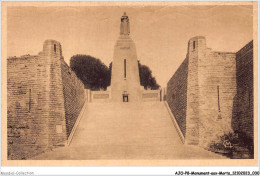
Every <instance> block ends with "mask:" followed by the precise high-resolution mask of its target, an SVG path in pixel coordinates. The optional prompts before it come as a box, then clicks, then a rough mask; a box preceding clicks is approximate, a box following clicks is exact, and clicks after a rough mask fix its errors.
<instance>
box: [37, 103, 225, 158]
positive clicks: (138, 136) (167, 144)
mask: <svg viewBox="0 0 260 176" xmlns="http://www.w3.org/2000/svg"><path fill="white" fill-rule="evenodd" d="M191 158H196V159H199V158H223V157H222V156H220V155H216V154H214V153H211V152H208V151H206V150H204V149H201V148H199V147H196V146H186V145H184V144H183V143H182V142H181V140H180V137H179V135H178V133H177V131H176V129H175V127H174V124H173V122H172V119H171V117H170V115H169V112H168V110H167V108H166V106H165V104H164V103H163V102H140V103H130V102H129V103H89V104H88V105H87V107H86V110H85V112H84V114H83V116H82V118H81V120H80V122H79V124H78V126H77V129H76V131H75V133H74V136H73V138H72V140H71V143H70V144H69V145H68V146H66V147H63V148H57V149H54V150H53V151H51V152H47V153H44V154H42V155H40V156H38V157H36V158H35V159H75V160H89V159H95V160H97V159H104V160H107V159H110V160H111V159H113V160H117V159H140V160H141V159H156V160H159V159H191Z"/></svg>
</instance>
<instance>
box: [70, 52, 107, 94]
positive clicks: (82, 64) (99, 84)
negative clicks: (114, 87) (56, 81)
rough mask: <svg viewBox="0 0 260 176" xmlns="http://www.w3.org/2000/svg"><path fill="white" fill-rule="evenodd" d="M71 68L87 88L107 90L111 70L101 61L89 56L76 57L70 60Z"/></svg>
mask: <svg viewBox="0 0 260 176" xmlns="http://www.w3.org/2000/svg"><path fill="white" fill-rule="evenodd" d="M70 67H71V69H72V70H73V71H74V72H75V73H76V75H77V76H78V78H79V79H80V80H81V81H82V82H83V83H84V85H85V88H87V89H91V90H100V89H106V88H107V85H108V83H109V79H110V78H109V77H110V76H109V69H108V67H107V66H106V65H105V64H104V63H102V62H101V61H100V60H99V59H97V58H94V57H92V56H88V55H74V56H72V57H71V59H70Z"/></svg>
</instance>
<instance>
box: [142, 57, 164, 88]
mask: <svg viewBox="0 0 260 176" xmlns="http://www.w3.org/2000/svg"><path fill="white" fill-rule="evenodd" d="M138 67H139V76H140V84H141V85H142V86H144V88H145V89H152V90H156V89H159V87H160V85H159V84H157V82H156V79H155V77H153V75H152V71H151V69H150V68H149V67H148V66H146V65H142V64H141V63H140V62H138Z"/></svg>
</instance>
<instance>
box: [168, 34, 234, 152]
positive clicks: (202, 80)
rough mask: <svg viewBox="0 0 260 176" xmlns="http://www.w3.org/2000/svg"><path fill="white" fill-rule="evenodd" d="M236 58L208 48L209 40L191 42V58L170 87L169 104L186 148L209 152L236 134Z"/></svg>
mask: <svg viewBox="0 0 260 176" xmlns="http://www.w3.org/2000/svg"><path fill="white" fill-rule="evenodd" d="M235 57H236V55H235V53H228V52H226V53H224V52H215V51H212V50H211V49H210V48H207V45H206V39H205V37H202V36H198V37H194V38H192V39H190V41H189V43H188V52H187V57H186V59H185V60H184V62H183V63H182V64H181V66H180V67H179V69H178V70H177V71H176V72H175V74H174V75H173V77H172V78H171V80H170V81H169V82H168V85H167V102H168V104H169V107H170V109H171V111H172V113H173V115H174V116H175V118H176V121H177V122H178V125H179V127H180V129H181V131H182V132H183V135H184V136H185V143H186V144H193V145H200V146H203V147H204V148H207V147H208V146H209V145H210V144H211V142H213V141H214V140H217V139H218V137H219V136H221V135H223V134H224V133H228V132H230V131H232V128H231V118H232V107H233V98H234V96H235V94H236V63H235V61H236V60H235Z"/></svg>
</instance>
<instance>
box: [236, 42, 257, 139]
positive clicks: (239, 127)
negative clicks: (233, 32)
mask: <svg viewBox="0 0 260 176" xmlns="http://www.w3.org/2000/svg"><path fill="white" fill-rule="evenodd" d="M236 61H237V62H236V67H237V72H236V76H237V80H236V84H237V94H236V97H235V99H234V109H233V118H232V127H233V129H234V131H237V132H240V133H241V132H242V133H244V134H246V135H247V136H248V137H249V138H250V139H251V140H252V141H253V139H254V80H253V73H254V72H253V41H251V42H249V43H248V44H247V45H246V46H244V47H243V48H242V49H241V50H239V51H238V52H237V53H236Z"/></svg>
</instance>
